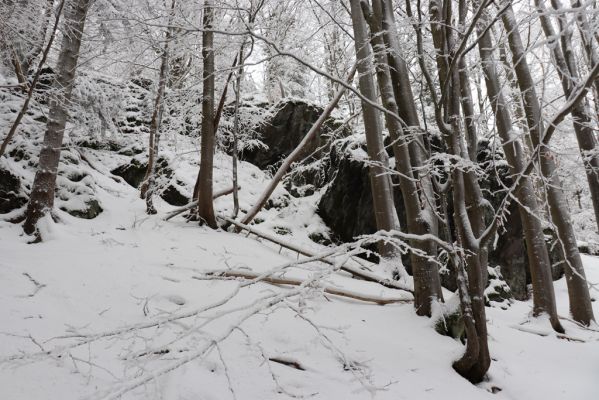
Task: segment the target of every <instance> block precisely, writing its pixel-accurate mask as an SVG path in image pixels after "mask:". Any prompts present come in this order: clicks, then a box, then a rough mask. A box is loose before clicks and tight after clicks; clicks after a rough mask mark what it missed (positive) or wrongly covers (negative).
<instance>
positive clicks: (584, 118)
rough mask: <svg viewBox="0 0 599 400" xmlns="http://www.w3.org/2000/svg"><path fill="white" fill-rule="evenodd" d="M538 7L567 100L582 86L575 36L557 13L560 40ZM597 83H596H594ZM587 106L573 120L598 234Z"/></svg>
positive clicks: (596, 150) (597, 165)
mask: <svg viewBox="0 0 599 400" xmlns="http://www.w3.org/2000/svg"><path fill="white" fill-rule="evenodd" d="M552 4H553V7H554V8H555V9H556V10H558V11H559V10H560V9H561V5H560V3H559V2H558V1H555V0H552ZM535 5H536V7H537V9H538V11H539V15H540V19H541V25H542V27H543V31H544V32H545V36H546V37H547V40H548V41H549V44H550V46H549V47H550V48H551V52H552V55H553V61H554V62H555V64H556V69H557V71H558V74H559V75H560V79H561V81H562V88H563V90H564V94H565V95H566V97H570V95H572V93H573V90H574V88H575V86H576V84H578V83H579V82H580V74H579V72H578V65H577V63H576V56H575V54H574V51H573V48H572V33H571V30H570V27H569V24H568V21H567V19H566V17H565V15H560V14H559V13H558V22H559V27H560V32H559V36H557V35H556V32H555V29H554V27H553V23H552V22H551V19H550V17H549V16H548V15H547V10H546V8H545V5H544V3H543V1H542V0H535ZM558 37H559V38H560V40H561V48H560V47H559V46H558V45H557V39H556V38H558ZM595 82H596V81H595ZM585 103H586V102H580V103H578V104H577V105H576V106H575V107H574V108H573V109H572V119H573V122H574V132H575V133H576V139H577V140H578V147H579V148H580V154H581V156H582V162H583V164H584V167H585V171H586V174H587V180H588V182H589V191H590V193H591V200H592V202H593V209H594V211H595V221H596V223H597V232H599V142H598V141H597V137H596V136H595V133H594V132H593V124H592V121H593V119H592V117H591V115H590V114H589V112H588V106H587V105H586V104H585Z"/></svg>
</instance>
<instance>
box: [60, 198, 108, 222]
mask: <svg viewBox="0 0 599 400" xmlns="http://www.w3.org/2000/svg"><path fill="white" fill-rule="evenodd" d="M63 211H66V212H67V213H69V214H70V215H72V216H73V217H77V218H83V219H94V218H96V217H97V216H98V215H100V214H101V213H102V211H104V210H103V209H102V207H101V206H100V203H99V202H98V200H96V199H92V200H89V201H87V202H85V208H84V209H83V210H72V209H63Z"/></svg>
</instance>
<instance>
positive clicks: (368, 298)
mask: <svg viewBox="0 0 599 400" xmlns="http://www.w3.org/2000/svg"><path fill="white" fill-rule="evenodd" d="M211 277H214V278H217V277H222V278H243V279H256V278H258V277H260V274H258V273H256V272H250V271H234V270H230V271H218V272H213V273H211V274H210V275H208V276H194V277H193V278H194V279H200V280H202V279H207V278H208V279H211ZM259 281H260V282H267V283H271V284H273V285H292V286H299V285H301V284H302V283H303V282H304V281H303V280H302V279H297V278H283V277H278V276H267V277H263V278H261V279H259ZM320 288H322V289H323V292H324V293H329V294H334V295H336V296H341V297H347V298H350V299H354V300H360V301H365V302H369V303H376V304H379V305H385V304H392V303H411V302H412V300H411V299H406V298H388V297H381V296H375V295H367V294H362V293H358V292H354V291H352V290H347V289H341V288H335V287H331V286H327V285H320Z"/></svg>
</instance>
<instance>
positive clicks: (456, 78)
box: [430, 0, 491, 383]
mask: <svg viewBox="0 0 599 400" xmlns="http://www.w3.org/2000/svg"><path fill="white" fill-rule="evenodd" d="M459 13H460V16H459V17H460V18H459V19H460V28H463V21H464V20H465V13H466V8H465V2H463V1H461V2H460V9H459ZM430 20H431V31H432V34H433V42H434V44H435V48H436V51H437V65H438V69H439V76H440V77H441V78H440V80H441V87H442V88H444V89H442V90H448V92H447V93H446V94H445V95H444V96H442V97H443V98H445V99H447V101H446V104H444V105H443V106H444V107H445V112H444V115H445V117H446V119H447V122H446V124H447V125H448V126H449V127H450V129H449V131H447V132H444V138H445V142H446V145H447V149H448V151H449V152H450V154H452V155H453V156H456V157H460V158H463V159H465V160H468V159H470V153H469V151H468V150H472V149H471V148H468V147H466V145H465V143H466V140H465V139H464V137H463V136H462V129H461V123H460V107H462V110H463V113H464V119H465V124H464V125H465V126H466V132H467V135H468V136H469V137H468V138H467V139H468V140H467V141H468V143H469V144H470V143H471V140H472V137H470V135H472V133H475V131H474V132H473V131H472V129H473V128H474V126H470V127H468V124H469V123H470V122H471V121H468V116H469V115H471V114H469V113H470V111H471V109H470V108H468V104H465V100H464V99H463V96H462V95H463V93H464V89H463V88H462V87H461V84H462V82H464V80H466V81H467V80H468V79H469V77H468V74H467V72H466V71H465V70H458V69H456V68H453V70H451V71H450V70H449V65H450V63H451V61H452V59H454V58H455V57H460V58H461V55H459V54H458V55H456V54H454V52H453V51H455V48H456V45H455V33H454V32H455V28H454V27H453V26H452V10H451V2H449V1H444V2H442V1H440V0H437V1H432V2H431V3H430ZM458 31H459V30H458ZM452 50H453V51H452ZM455 65H456V66H457V68H459V69H461V67H460V66H464V65H465V62H464V60H463V59H459V60H457V62H455ZM444 80H447V82H444ZM468 90H469V83H468ZM442 94H443V93H442ZM466 102H467V99H466ZM465 106H466V107H465ZM468 129H470V130H468ZM443 130H445V129H443ZM451 184H452V198H453V206H454V215H453V222H454V225H455V231H456V236H457V243H458V245H459V246H460V248H461V249H462V250H457V252H458V254H459V257H458V254H456V256H455V257H452V258H453V265H454V267H455V269H456V272H457V274H456V275H457V277H456V279H457V287H458V291H459V295H460V304H461V308H462V316H463V318H464V325H465V328H466V335H467V343H466V350H465V352H464V354H463V355H462V357H461V358H460V359H459V360H457V361H455V362H454V364H453V367H454V369H455V370H456V371H457V372H458V373H459V374H460V375H462V376H463V377H465V378H466V379H468V380H470V381H471V382H474V383H478V382H481V381H482V380H483V378H484V376H485V374H486V372H487V370H488V369H489V365H490V363H491V357H490V355H489V346H488V341H487V322H486V311H485V303H484V289H485V281H486V268H487V249H486V244H484V243H483V244H482V245H481V243H480V240H479V237H480V235H481V234H482V233H483V231H484V229H485V224H484V209H483V198H482V192H481V190H480V187H479V185H478V182H477V179H476V175H475V174H474V173H473V172H472V171H470V172H468V171H462V170H461V169H460V168H459V167H458V166H454V167H453V168H452V171H451ZM464 264H465V266H466V268H465V269H466V271H467V272H465V271H464Z"/></svg>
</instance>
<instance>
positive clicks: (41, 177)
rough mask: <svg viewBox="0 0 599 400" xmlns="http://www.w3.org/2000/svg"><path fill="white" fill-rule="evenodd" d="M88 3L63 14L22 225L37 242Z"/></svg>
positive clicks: (50, 200)
mask: <svg viewBox="0 0 599 400" xmlns="http://www.w3.org/2000/svg"><path fill="white" fill-rule="evenodd" d="M90 3H91V0H76V1H74V2H72V4H71V5H70V7H69V10H68V12H67V13H66V18H65V29H64V35H63V40H62V45H61V49H60V55H59V57H58V65H57V69H58V74H57V77H56V81H55V83H54V87H55V89H56V91H57V92H56V94H53V95H52V98H51V100H50V109H49V112H48V124H47V127H46V134H45V135H44V143H43V144H42V149H41V151H40V157H39V165H38V170H37V172H36V174H35V179H34V181H33V186H32V188H31V196H30V198H29V204H28V205H27V212H26V219H25V223H24V225H23V229H24V231H25V233H27V234H28V235H31V234H34V233H36V234H37V235H38V240H39V239H41V237H40V236H39V232H38V230H37V223H38V221H39V220H40V218H42V217H44V216H45V215H46V214H47V213H48V212H51V211H52V208H53V206H54V191H55V187H56V174H57V171H58V163H59V161H60V150H61V147H62V140H63V137H64V130H65V126H66V123H67V118H68V110H67V107H68V104H69V102H70V99H71V93H72V90H73V84H74V81H75V72H76V70H77V61H78V59H79V49H80V47H81V37H82V36H83V29H84V26H85V18H86V16H87V11H88V9H89V5H90Z"/></svg>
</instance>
